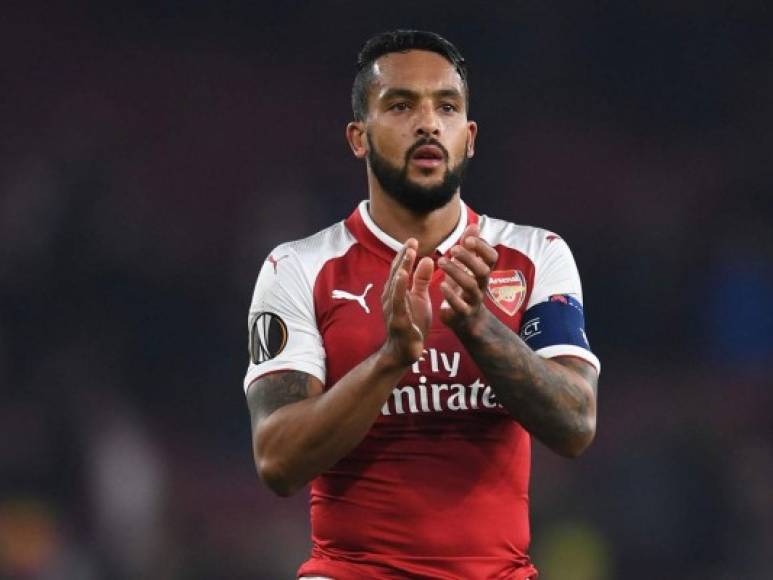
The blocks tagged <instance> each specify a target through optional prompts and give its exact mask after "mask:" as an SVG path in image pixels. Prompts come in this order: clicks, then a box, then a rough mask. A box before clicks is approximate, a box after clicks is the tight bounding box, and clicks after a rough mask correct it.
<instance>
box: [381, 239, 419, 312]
mask: <svg viewBox="0 0 773 580" xmlns="http://www.w3.org/2000/svg"><path fill="white" fill-rule="evenodd" d="M418 247H419V242H418V241H416V239H415V238H408V239H407V240H406V241H405V244H404V245H403V247H402V248H401V249H400V251H399V252H397V254H396V255H395V257H394V259H393V260H392V265H391V266H390V268H389V276H388V277H387V281H386V284H384V293H383V296H384V298H386V297H388V296H391V295H392V292H393V287H394V283H395V275H396V273H397V272H398V271H399V269H400V267H401V266H402V268H403V269H405V265H406V256H408V260H409V262H410V264H409V265H410V267H411V268H412V267H413V262H414V261H415V260H416V249H417V248H418ZM411 253H413V256H412V257H411V256H410V254H411ZM407 271H408V272H410V269H408V270H407Z"/></svg>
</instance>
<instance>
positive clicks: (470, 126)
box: [467, 121, 478, 157]
mask: <svg viewBox="0 0 773 580" xmlns="http://www.w3.org/2000/svg"><path fill="white" fill-rule="evenodd" d="M477 136H478V124H477V123H476V122H475V121H468V122H467V157H472V156H473V155H475V137H477Z"/></svg>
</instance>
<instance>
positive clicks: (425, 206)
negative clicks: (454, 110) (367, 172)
mask: <svg viewBox="0 0 773 580" xmlns="http://www.w3.org/2000/svg"><path fill="white" fill-rule="evenodd" d="M369 137H370V136H369ZM369 141H370V150H369V151H368V162H369V164H370V169H371V171H373V175H374V176H375V177H376V179H377V180H378V182H379V184H381V188H382V189H383V190H384V192H386V194H387V195H389V197H391V198H392V199H394V200H395V201H396V202H397V203H399V204H400V205H401V206H403V207H404V208H405V209H407V210H409V211H411V212H413V213H414V214H417V215H426V214H428V213H431V212H433V211H435V210H436V209H440V208H441V207H444V206H445V205H446V204H448V202H449V201H451V198H453V196H454V193H456V190H457V189H459V186H460V185H461V184H462V177H463V176H464V170H465V169H466V168H467V162H468V161H469V158H468V157H467V154H466V146H465V155H464V157H462V159H461V160H460V161H459V163H457V164H456V165H455V166H454V167H449V166H448V151H446V149H445V147H443V146H442V145H441V144H440V143H439V142H438V141H435V140H434V139H423V140H421V141H418V142H417V143H414V144H413V146H412V147H411V148H410V149H408V151H407V152H406V153H405V162H404V163H403V166H402V167H397V166H395V165H392V164H391V163H390V162H389V161H387V160H386V159H384V158H383V157H382V156H381V155H379V153H378V151H376V148H375V147H374V146H373V139H369ZM423 145H435V146H437V147H439V148H440V150H441V151H443V157H444V158H445V161H446V171H445V174H444V175H443V180H442V181H441V182H440V183H438V184H437V185H432V186H429V187H425V186H423V185H419V184H418V183H414V182H413V181H411V180H410V179H409V178H408V164H409V163H410V159H411V157H412V156H413V154H414V152H415V151H416V150H417V149H418V148H419V147H421V146H423Z"/></svg>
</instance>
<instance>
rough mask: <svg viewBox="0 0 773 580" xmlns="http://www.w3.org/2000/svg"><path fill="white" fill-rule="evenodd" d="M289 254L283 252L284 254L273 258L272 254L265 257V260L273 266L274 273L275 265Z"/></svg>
mask: <svg viewBox="0 0 773 580" xmlns="http://www.w3.org/2000/svg"><path fill="white" fill-rule="evenodd" d="M288 257H289V254H285V255H284V256H279V257H278V258H274V256H269V257H268V258H267V259H266V262H268V263H269V264H271V265H272V266H273V267H274V274H276V267H277V265H278V264H279V262H280V261H281V260H284V259H285V258H288Z"/></svg>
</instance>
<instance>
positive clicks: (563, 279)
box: [526, 237, 582, 310]
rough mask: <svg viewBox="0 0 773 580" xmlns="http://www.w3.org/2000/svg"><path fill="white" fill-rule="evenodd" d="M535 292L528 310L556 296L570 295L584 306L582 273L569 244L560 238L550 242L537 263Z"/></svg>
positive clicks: (527, 306) (530, 299) (532, 294)
mask: <svg viewBox="0 0 773 580" xmlns="http://www.w3.org/2000/svg"><path fill="white" fill-rule="evenodd" d="M535 270H536V271H535V273H534V290H533V291H532V293H531V297H530V298H529V303H528V304H527V305H526V309H527V310H528V309H529V308H531V307H532V306H534V305H535V304H539V303H540V302H545V300H548V299H549V298H550V297H551V296H553V295H555V294H570V295H572V296H574V297H575V298H576V299H577V300H578V301H579V302H580V304H582V285H581V284H580V273H579V272H578V271H577V265H576V264H575V263H574V257H573V256H572V251H571V250H570V249H569V246H568V244H567V243H566V242H565V241H564V240H563V239H562V238H559V237H556V238H555V239H553V241H548V242H547V245H546V246H545V247H544V249H543V250H542V252H541V254H540V257H539V259H538V260H537V263H536V268H535Z"/></svg>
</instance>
